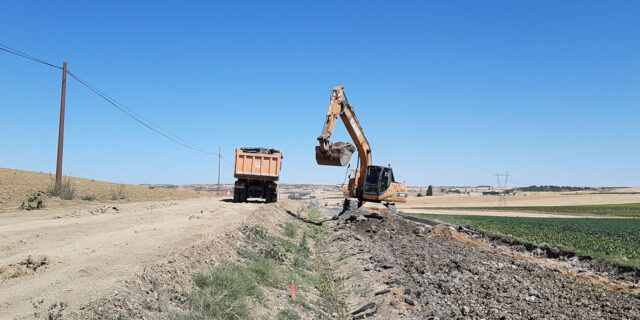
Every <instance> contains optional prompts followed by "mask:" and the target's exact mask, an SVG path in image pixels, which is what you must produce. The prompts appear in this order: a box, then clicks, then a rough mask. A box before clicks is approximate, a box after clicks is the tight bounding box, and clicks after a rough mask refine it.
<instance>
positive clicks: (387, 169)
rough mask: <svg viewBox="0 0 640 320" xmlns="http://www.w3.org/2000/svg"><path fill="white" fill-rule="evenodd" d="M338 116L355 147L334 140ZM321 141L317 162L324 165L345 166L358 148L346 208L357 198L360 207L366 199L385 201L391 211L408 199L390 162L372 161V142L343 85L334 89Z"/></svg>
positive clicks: (405, 186) (344, 209)
mask: <svg viewBox="0 0 640 320" xmlns="http://www.w3.org/2000/svg"><path fill="white" fill-rule="evenodd" d="M338 118H340V119H342V122H343V124H344V126H345V127H346V128H347V132H349V135H350V136H351V139H352V140H353V142H354V144H355V147H354V146H353V145H352V144H351V143H349V142H335V143H331V141H330V138H331V134H332V133H333V129H334V128H335V126H336V123H337V122H338ZM318 143H319V145H318V146H316V162H317V163H318V164H319V165H323V166H346V165H348V164H349V161H350V160H351V156H352V155H353V153H354V152H355V151H356V150H357V151H358V159H359V162H358V168H357V169H356V170H354V171H353V176H351V177H349V184H348V185H347V186H344V187H343V193H344V197H345V199H344V203H343V212H344V211H347V210H349V209H350V208H352V206H351V204H352V203H353V202H352V201H351V200H352V199H354V200H357V204H358V207H361V206H362V205H363V204H364V202H377V203H383V204H384V205H385V206H386V207H387V208H389V211H391V212H395V211H396V209H395V204H394V203H395V202H406V201H407V185H405V184H404V183H400V182H397V181H396V180H395V177H394V175H393V169H392V168H391V165H388V166H378V165H373V161H372V157H371V146H370V145H369V141H368V140H367V138H366V137H365V135H364V131H363V130H362V127H361V126H360V122H359V121H358V118H357V117H356V113H355V111H354V110H353V106H351V104H349V100H347V96H346V95H345V93H344V88H343V87H342V86H337V87H335V88H334V89H333V91H332V92H331V100H330V103H329V111H328V112H327V117H326V119H325V123H324V128H323V129H322V135H321V136H319V137H318Z"/></svg>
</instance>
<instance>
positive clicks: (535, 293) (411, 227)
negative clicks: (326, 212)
mask: <svg viewBox="0 0 640 320" xmlns="http://www.w3.org/2000/svg"><path fill="white" fill-rule="evenodd" d="M344 225H345V226H346V227H343V228H341V229H340V232H341V233H343V234H342V235H341V238H343V239H347V240H348V239H356V240H355V241H357V242H356V243H357V245H358V246H360V247H361V252H362V254H361V255H362V261H363V263H368V264H371V266H370V267H367V270H369V271H367V272H375V273H379V274H385V273H386V274H388V275H389V279H388V280H386V281H385V282H384V284H385V285H386V286H387V287H386V288H380V289H379V290H380V291H379V292H388V293H385V295H392V293H393V292H396V293H397V292H402V293H403V295H400V294H396V295H393V296H390V300H389V301H387V302H385V303H381V302H377V303H376V307H377V310H378V311H377V312H381V311H380V310H381V308H395V311H394V312H396V314H404V315H409V317H408V318H420V319H422V318H425V319H426V318H429V317H438V318H441V319H442V318H486V319H500V318H502V319H531V318H547V319H572V318H576V319H602V318H615V319H619V318H640V303H638V302H639V301H640V294H638V293H637V292H636V290H635V289H634V288H633V287H634V286H635V285H634V284H631V283H628V282H626V283H622V282H619V281H611V280H610V279H607V281H603V279H602V278H601V276H599V275H594V274H592V273H589V271H588V270H583V269H576V268H565V269H562V268H559V266H563V264H562V263H563V262H562V261H558V260H553V259H547V258H537V257H533V256H529V257H526V259H525V258H520V257H523V256H522V255H521V254H518V253H516V252H514V251H510V249H509V248H508V247H506V246H502V247H500V246H496V245H495V244H492V243H491V242H489V241H488V240H487V239H482V238H481V236H479V237H480V238H475V237H474V236H473V235H470V234H465V233H460V232H458V230H457V229H455V228H451V227H448V226H435V227H433V228H430V227H428V226H423V225H419V224H416V223H413V222H409V221H406V220H404V219H402V218H400V217H394V216H391V217H387V218H384V219H366V220H364V219H360V220H353V221H345V222H344ZM388 270H391V272H390V273H389V271H388ZM576 270H578V271H576ZM576 274H580V276H576ZM387 289H388V291H387ZM394 289H401V290H402V291H394ZM629 289H631V290H629ZM403 299H404V300H403ZM398 300H403V301H404V302H405V303H401V302H402V301H398Z"/></svg>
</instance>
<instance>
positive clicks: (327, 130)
mask: <svg viewBox="0 0 640 320" xmlns="http://www.w3.org/2000/svg"><path fill="white" fill-rule="evenodd" d="M338 118H341V119H342V122H343V123H344V126H345V127H346V128H347V132H349V135H350V136H351V139H352V140H353V141H354V143H355V144H356V146H355V147H354V146H353V145H352V144H351V143H349V142H336V143H331V142H330V138H331V134H332V133H333V129H334V128H335V126H336V122H338ZM318 142H319V145H318V146H317V147H316V162H318V164H319V165H326V166H343V167H344V166H346V165H347V164H348V163H349V160H351V156H352V155H353V152H354V151H356V149H357V150H358V157H359V158H360V172H358V180H359V181H358V185H363V183H364V173H365V170H366V169H367V166H369V165H371V147H370V146H369V141H367V138H366V137H365V136H364V132H363V131H362V127H361V126H360V122H359V121H358V118H357V117H356V114H355V112H354V111H353V107H352V106H351V105H350V104H349V100H347V96H346V95H345V94H344V88H343V87H342V86H337V87H335V88H333V91H332V92H331V102H330V104H329V111H327V119H326V122H325V123H324V128H323V130H322V135H321V136H319V137H318Z"/></svg>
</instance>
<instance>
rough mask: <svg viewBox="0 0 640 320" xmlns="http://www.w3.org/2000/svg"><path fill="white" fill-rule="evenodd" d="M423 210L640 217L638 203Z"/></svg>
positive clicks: (436, 208) (426, 208)
mask: <svg viewBox="0 0 640 320" xmlns="http://www.w3.org/2000/svg"><path fill="white" fill-rule="evenodd" d="M416 209H424V210H433V209H435V210H471V211H477V210H481V211H521V212H535V213H551V214H568V215H578V216H581V215H596V216H618V217H640V203H623V204H601V205H583V206H522V207H515V206H512V207H422V208H416Z"/></svg>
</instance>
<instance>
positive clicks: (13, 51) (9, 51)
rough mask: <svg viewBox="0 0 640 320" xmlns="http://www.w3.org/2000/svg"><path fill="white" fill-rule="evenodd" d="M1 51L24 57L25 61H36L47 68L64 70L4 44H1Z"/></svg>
mask: <svg viewBox="0 0 640 320" xmlns="http://www.w3.org/2000/svg"><path fill="white" fill-rule="evenodd" d="M0 50H2V51H5V52H8V53H11V54H15V55H17V56H20V57H23V58H25V59H29V60H32V61H35V62H38V63H42V64H44V65H47V66H50V67H53V68H56V69H60V70H62V67H58V66H56V65H55V64H53V63H49V62H46V61H44V60H41V59H38V58H36V57H34V56H31V55H28V54H26V53H24V52H20V51H18V50H16V49H14V48H11V47H9V46H7V45H4V44H2V43H0Z"/></svg>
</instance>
